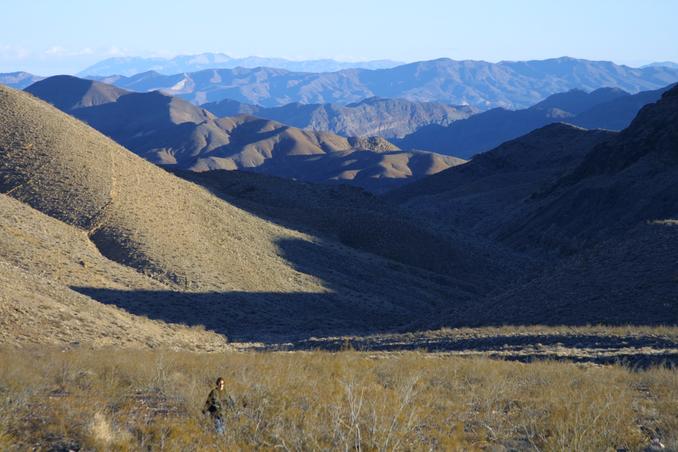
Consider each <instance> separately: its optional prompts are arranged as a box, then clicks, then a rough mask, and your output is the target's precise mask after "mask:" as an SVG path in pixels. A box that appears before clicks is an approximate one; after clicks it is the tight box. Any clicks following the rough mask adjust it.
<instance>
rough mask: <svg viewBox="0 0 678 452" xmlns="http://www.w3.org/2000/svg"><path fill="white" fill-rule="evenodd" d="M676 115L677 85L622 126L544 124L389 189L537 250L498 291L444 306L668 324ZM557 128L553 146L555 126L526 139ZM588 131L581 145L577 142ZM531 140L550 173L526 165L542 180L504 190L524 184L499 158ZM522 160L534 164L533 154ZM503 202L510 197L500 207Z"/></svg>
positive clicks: (677, 254)
mask: <svg viewBox="0 0 678 452" xmlns="http://www.w3.org/2000/svg"><path fill="white" fill-rule="evenodd" d="M676 124H678V88H673V89H671V90H669V91H667V92H666V93H665V94H664V95H663V96H662V99H661V100H660V101H659V102H657V103H655V104H650V105H647V106H645V107H644V108H643V109H642V110H641V112H640V113H639V114H638V116H637V117H636V119H635V120H634V121H633V122H632V124H631V125H630V126H629V127H628V128H627V129H625V130H624V131H622V132H620V133H618V134H611V135H610V134H608V136H607V137H606V136H605V134H606V133H605V132H601V131H584V130H578V129H574V128H572V127H569V126H564V125H553V126H548V127H547V128H544V129H541V130H538V131H535V132H533V133H531V134H529V135H527V136H525V137H522V138H520V139H517V140H514V141H512V142H509V143H506V144H504V145H502V146H500V147H499V148H497V149H495V150H494V151H491V152H488V153H485V154H481V155H479V156H478V157H476V158H475V159H474V160H472V161H471V162H470V163H468V164H466V165H463V166H460V167H457V168H456V169H452V170H450V171H447V172H445V173H441V174H440V175H437V176H435V177H432V178H431V179H430V181H428V180H427V181H422V182H419V183H416V184H413V185H411V186H410V187H406V188H404V189H403V190H400V191H398V192H395V193H393V194H392V195H391V199H393V200H395V201H400V202H402V203H404V205H406V206H407V207H408V208H410V209H412V211H413V212H416V213H420V214H423V215H428V216H432V217H438V218H441V220H442V221H444V222H446V223H447V224H448V226H455V227H460V228H461V229H466V230H468V229H469V228H470V229H473V230H475V231H477V232H480V233H482V234H483V235H484V236H486V237H495V238H496V239H497V240H498V241H500V242H502V243H504V244H506V245H508V246H510V247H512V248H513V249H515V250H517V251H522V252H525V253H530V254H532V255H534V256H537V257H538V258H540V259H542V260H543V262H544V270H543V272H542V274H541V275H540V276H538V277H537V278H534V279H532V280H531V281H529V282H527V283H520V284H516V285H514V287H512V288H511V289H509V290H506V291H502V292H499V293H496V294H494V295H492V296H490V297H488V298H487V299H485V300H484V301H483V302H481V303H478V304H477V305H475V306H474V307H472V308H471V309H470V310H469V311H467V312H466V313H464V314H459V313H458V312H451V313H450V314H449V315H450V317H451V318H467V319H473V320H472V321H473V322H477V323H474V324H476V325H484V324H487V323H490V324H502V323H512V322H528V323H531V322H544V323H549V324H559V323H570V322H577V321H579V322H591V323H606V324H609V323H621V324H623V323H638V322H641V321H643V322H645V321H647V322H650V323H664V324H675V323H676V319H678V298H676V294H678V279H676V273H675V262H678V247H676V246H674V245H673V244H674V243H675V242H676V238H677V237H676V233H677V231H678V229H677V228H676V219H677V218H678V204H677V203H676V199H678V185H677V184H676V180H678V175H677V174H676V171H678V146H677V143H678V128H677V127H676ZM556 130H560V132H559V133H558V135H559V136H560V137H562V138H565V139H564V140H562V141H561V146H557V145H555V144H556V143H558V142H557V141H554V137H553V136H552V137H551V138H549V139H547V140H546V141H543V142H542V145H543V146H542V147H541V149H539V147H532V149H530V148H531V146H530V144H531V141H533V139H534V138H535V137H537V136H539V135H543V136H548V133H546V132H548V131H551V132H553V131H556ZM573 134H575V135H576V134H578V135H580V139H579V140H576V139H574V138H573ZM568 135H569V137H568ZM592 138H593V140H591V139H592ZM601 138H602V140H601ZM582 139H583V140H582ZM596 140H597V141H598V143H597V144H595V142H596ZM587 141H588V145H587V146H584V147H582V148H579V150H578V146H577V143H579V144H584V143H587ZM532 144H533V143H532ZM591 146H592V147H591ZM587 147H588V148H589V150H588V152H586V148H587ZM535 151H536V152H537V154H535V153H534V152H535ZM530 152H532V155H533V156H535V157H536V156H537V155H538V156H539V157H541V156H542V155H543V156H546V157H548V158H547V159H546V160H545V162H547V163H548V162H549V160H550V163H548V165H546V166H544V167H543V169H545V170H547V171H546V173H545V174H542V176H544V175H545V176H547V177H545V178H544V177H542V178H539V177H537V178H535V177H534V176H535V175H539V172H532V173H531V174H530V173H527V174H524V175H523V178H522V180H523V181H525V182H529V181H532V182H533V183H534V182H535V181H538V180H541V183H540V184H539V185H540V187H537V186H535V185H532V186H530V185H529V184H528V185H527V186H526V187H525V188H527V190H524V191H522V192H521V190H516V194H518V196H515V197H513V199H511V197H510V195H508V197H507V191H506V189H507V188H510V187H512V186H513V187H516V188H521V185H520V181H521V179H520V178H519V177H516V176H517V175H518V174H520V173H519V172H518V173H513V174H511V173H512V171H508V173H505V172H504V169H503V167H506V166H507V167H509V168H510V166H511V164H510V162H511V161H514V162H519V161H520V156H521V155H530ZM559 155H560V157H561V160H560V162H559V161H558V159H557V157H558V156H559ZM498 157H503V160H504V162H502V159H498ZM530 160H533V159H530ZM506 162H508V164H507V163H506ZM534 162H535V163H537V162H539V158H536V159H534ZM493 165H494V167H493ZM484 166H485V168H484ZM518 168H519V169H521V170H523V169H525V168H530V163H529V162H527V163H526V162H523V163H521V164H520V165H519V166H518ZM549 168H550V169H549ZM559 173H560V174H559ZM506 176H510V177H509V178H508V179H505V177H506ZM507 180H508V183H507ZM508 193H511V191H508ZM483 205H485V206H486V207H485V208H484V209H483V208H482V206H483ZM502 205H506V206H507V207H504V208H502V207H499V208H497V206H502ZM476 206H481V207H480V208H479V209H478V210H476V211H475V212H476V213H478V215H477V217H475V219H472V220H471V221H469V220H468V218H469V217H471V218H473V216H472V215H471V214H472V213H473V212H474V209H476V208H477V207H476ZM441 317H445V316H441ZM537 319H539V320H537Z"/></svg>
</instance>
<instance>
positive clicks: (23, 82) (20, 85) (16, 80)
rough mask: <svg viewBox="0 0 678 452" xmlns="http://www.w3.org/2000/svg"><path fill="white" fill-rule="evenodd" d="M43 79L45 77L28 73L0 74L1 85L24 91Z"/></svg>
mask: <svg viewBox="0 0 678 452" xmlns="http://www.w3.org/2000/svg"><path fill="white" fill-rule="evenodd" d="M43 78H44V77H41V76H39V75H33V74H29V73H28V72H9V73H6V74H0V85H6V86H9V87H10V88H14V89H24V88H26V87H27V86H29V85H32V84H33V83H35V82H38V81H40V80H42V79H43Z"/></svg>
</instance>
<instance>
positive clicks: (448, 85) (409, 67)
mask: <svg viewBox="0 0 678 452" xmlns="http://www.w3.org/2000/svg"><path fill="white" fill-rule="evenodd" d="M94 79H96V80H99V81H103V82H105V83H111V84H115V85H117V86H119V87H121V88H125V89H129V90H133V91H152V90H163V91H164V92H166V93H168V94H171V95H176V96H180V97H182V98H183V99H186V100H189V101H191V102H193V103H196V104H204V103H208V102H217V101H220V100H222V99H233V100H236V101H238V102H243V103H249V104H256V105H262V106H264V107H277V106H282V105H286V104H289V103H292V102H300V103H304V104H322V103H336V104H344V105H345V104H351V103H355V102H360V101H361V100H363V99H366V98H369V97H375V96H376V97H382V98H402V99H407V100H411V101H417V102H438V103H443V104H449V105H471V106H475V107H478V108H481V109H489V108H493V107H503V108H511V109H516V108H527V107H529V106H531V105H534V104H535V103H537V102H539V101H541V100H542V99H544V98H546V97H548V96H550V95H552V94H555V93H559V92H564V91H568V90H571V89H581V90H584V91H593V90H596V89H598V88H603V87H609V88H619V89H622V90H625V91H627V92H629V93H637V92H639V91H646V90H654V89H659V88H661V87H664V86H666V85H669V84H671V83H675V82H678V69H671V68H667V67H648V68H643V69H635V68H630V67H628V66H619V65H616V64H614V63H611V62H606V61H588V60H577V59H574V58H556V59H550V60H539V61H522V62H508V61H506V62H500V63H487V62H483V61H454V60H449V59H439V60H433V61H422V62H417V63H411V64H405V65H402V66H397V67H394V68H390V69H377V70H368V69H346V70H342V71H338V72H331V73H307V72H290V71H288V70H284V69H273V68H263V67H262V68H255V69H245V68H236V69H208V70H204V71H199V72H191V73H177V74H174V75H163V74H160V73H158V72H154V71H149V72H144V73H141V74H137V75H134V76H130V77H125V76H119V75H111V76H108V77H104V76H98V77H94Z"/></svg>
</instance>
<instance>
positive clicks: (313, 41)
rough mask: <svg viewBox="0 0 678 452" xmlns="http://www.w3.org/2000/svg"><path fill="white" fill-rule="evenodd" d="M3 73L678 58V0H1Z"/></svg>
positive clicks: (0, 65) (633, 61)
mask: <svg viewBox="0 0 678 452" xmlns="http://www.w3.org/2000/svg"><path fill="white" fill-rule="evenodd" d="M0 14H1V16H0V72H9V71H15V70H27V71H30V72H33V73H38V74H45V75H49V74H53V73H68V72H77V71H79V70H81V69H84V67H85V66H87V65H89V64H92V63H94V62H96V61H98V60H101V59H104V58H108V57H110V56H117V55H143V56H150V55H161V56H173V55H176V54H186V53H201V52H224V53H226V54H228V55H231V56H249V55H258V56H276V57H285V58H290V59H310V58H335V59H340V60H366V59H381V58H388V59H394V60H400V61H416V60H424V59H433V58H439V57H449V58H453V59H476V60H487V61H499V60H523V59H542V58H549V57H558V56H564V55H567V56H573V57H578V58H588V59H600V60H612V61H614V62H617V63H623V64H629V65H634V66H635V65H640V64H644V63H648V62H651V61H666V60H669V61H678V31H676V30H678V27H676V23H675V22H676V18H678V1H677V0H642V1H641V0H588V1H566V0H561V1H556V0H504V1H501V0H494V1H492V0H485V1H482V0H475V1H445V0H438V1H434V0H415V1H404V0H389V1H374V0H372V1H370V0H341V1H333V2H329V1H321V0H313V1H312V0H259V1H256V0H249V1H244V0H238V1H230V0H192V1H183V2H179V1H159V0H115V1H110V0H2V4H1V5H0Z"/></svg>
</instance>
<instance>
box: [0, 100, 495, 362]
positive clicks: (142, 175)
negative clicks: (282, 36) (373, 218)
mask: <svg viewBox="0 0 678 452" xmlns="http://www.w3.org/2000/svg"><path fill="white" fill-rule="evenodd" d="M122 98H124V96H121V97H120V98H119V99H122ZM104 105H106V104H104ZM0 119H1V121H0V203H1V204H2V212H3V215H1V216H0V234H1V235H2V240H3V241H2V243H3V246H2V247H0V268H2V269H3V271H2V272H0V278H2V281H3V282H7V283H8V284H4V283H3V284H2V285H0V295H2V297H1V298H0V299H1V300H2V303H0V309H2V313H3V315H2V316H0V322H2V329H1V330H2V331H3V332H7V331H10V332H11V333H10V334H11V337H13V338H15V340H19V341H22V340H23V341H37V342H45V341H48V342H50V341H51V342H57V343H63V342H68V341H71V340H74V338H78V337H79V338H81V339H82V338H83V337H84V338H85V339H86V340H87V341H93V342H97V343H113V344H122V343H130V344H143V343H145V341H148V343H149V344H156V345H161V344H165V345H172V346H184V345H185V344H192V345H193V346H196V347H197V348H203V349H204V348H211V349H215V348H218V347H219V346H220V343H223V340H221V339H220V338H219V337H218V336H215V335H214V334H213V333H210V332H209V331H207V332H206V331H204V330H200V329H197V330H196V329H187V328H185V326H182V325H189V326H191V325H204V326H207V327H208V329H211V330H215V331H216V332H218V333H220V334H228V335H229V337H232V338H241V339H255V340H273V339H272V338H278V339H279V338H293V337H308V336H309V335H312V334H343V333H351V334H353V333H357V334H363V333H368V332H377V331H380V330H393V329H396V330H397V329H402V328H407V325H408V324H411V323H412V322H413V321H417V322H424V324H425V323H426V322H430V321H431V319H432V318H434V317H435V316H436V313H437V312H439V311H440V310H441V308H442V307H443V306H444V305H445V304H449V303H467V302H472V299H473V298H474V297H475V296H477V295H478V294H480V293H484V292H486V290H487V287H488V285H487V283H488V281H490V280H492V279H493V277H494V276H493V275H495V274H497V273H501V271H496V269H495V271H494V272H493V273H488V274H487V275H485V276H484V277H483V276H481V275H480V274H479V273H478V272H477V269H478V268H488V269H492V268H493V266H494V265H495V264H493V263H492V262H500V260H498V259H493V258H492V257H491V256H490V255H488V254H487V250H484V253H483V254H481V253H478V254H477V255H475V257H472V256H473V255H472V254H467V253H465V252H464V249H465V248H467V247H468V246H467V244H465V243H456V244H455V243H454V242H453V241H452V240H451V239H449V238H445V237H442V236H441V237H439V239H438V240H435V237H434V236H433V235H431V234H430V233H425V232H424V231H425V230H424V229H419V231H420V232H416V231H417V229H416V228H415V229H414V231H415V233H414V234H413V235H412V237H410V235H409V231H408V230H407V228H403V227H395V228H391V227H390V225H389V223H388V222H387V221H381V222H380V223H378V225H377V224H374V223H372V222H370V221H363V220H365V218H366V216H365V215H363V216H362V217H361V224H360V225H356V226H355V227H356V228H366V229H367V230H369V229H370V228H373V227H377V226H378V227H379V228H380V236H381V240H384V241H386V242H388V241H389V240H393V241H394V242H395V243H393V249H394V250H395V251H394V253H395V254H394V258H396V259H398V260H392V259H386V258H384V257H382V256H379V255H377V254H372V253H369V252H367V251H365V250H364V249H369V246H370V245H369V240H370V239H368V240H367V242H365V241H364V240H365V239H363V238H361V237H360V234H359V229H355V230H354V231H353V232H352V234H354V235H355V236H356V239H355V240H358V241H360V240H363V244H362V245H360V246H359V247H358V248H361V250H356V249H355V248H354V247H349V246H347V245H345V244H342V243H341V242H346V240H347V239H346V238H343V239H341V242H340V241H338V240H337V239H336V238H334V237H333V235H334V234H333V232H332V231H335V232H336V231H345V230H346V226H339V229H329V228H331V227H333V226H322V225H320V226H318V225H313V224H310V223H313V221H315V220H310V223H309V222H306V223H304V222H299V221H298V220H295V219H294V218H293V216H287V217H286V219H285V221H288V222H291V223H293V224H288V225H282V220H280V221H277V222H275V221H271V220H270V219H267V218H262V217H261V216H260V215H261V214H253V213H250V212H248V211H246V210H244V209H243V208H239V207H236V206H234V205H233V203H231V202H229V200H228V199H227V197H226V196H225V194H224V193H212V192H210V191H208V190H206V189H205V188H201V187H199V186H198V185H195V184H194V183H191V182H188V181H185V180H182V179H180V178H178V177H176V176H174V175H172V174H170V173H168V172H166V171H164V170H163V169H161V168H158V167H157V166H155V165H153V164H151V163H149V162H147V161H145V160H143V159H141V158H139V157H138V156H136V155H134V154H133V153H131V152H129V151H127V150H126V149H124V148H122V147H121V146H119V145H118V144H116V143H115V142H113V141H112V140H110V139H108V138H106V137H104V136H103V135H102V134H100V133H99V132H97V131H95V130H94V129H92V128H90V127H89V126H87V125H86V124H84V123H83V122H81V121H78V120H76V119H74V118H72V117H70V116H68V115H66V114H64V113H63V112H61V111H59V110H57V109H56V108H54V107H52V106H50V105H48V104H47V103H45V102H42V101H40V100H38V99H36V98H35V97H32V96H30V95H29V94H27V93H22V92H19V91H15V90H11V89H9V88H5V87H0ZM252 176H256V175H252ZM259 177H260V178H261V177H262V176H259ZM288 183H291V182H288ZM248 184H254V185H255V186H257V185H258V186H262V187H266V186H267V182H266V181H265V180H263V181H261V182H258V181H256V180H255V179H253V178H251V179H250V180H249V181H248ZM279 187H280V185H279ZM306 189H308V188H306ZM327 190H329V191H327V192H326V194H325V195H323V194H322V192H321V193H320V194H318V195H317V196H315V198H314V199H315V200H316V201H317V202H322V203H326V202H331V199H332V198H333V197H335V196H336V194H337V193H339V194H340V193H341V191H337V190H330V189H327ZM332 193H334V194H332ZM281 196H283V197H284V194H283V195H281ZM360 196H365V195H364V194H359V195H358V194H353V195H350V196H348V197H345V198H346V199H349V200H350V199H351V198H352V199H353V200H356V199H360ZM293 198H294V195H293V194H290V195H288V199H290V200H293ZM346 202H347V203H350V202H354V201H346ZM301 203H303V200H298V201H297V205H300V204H301ZM345 205H346V204H345ZM368 207H369V206H368ZM368 207H365V209H366V210H365V211H367V210H369V209H368ZM276 223H277V224H276ZM390 234H392V235H391V237H392V238H391V239H389V238H388V237H389V236H390ZM422 234H423V235H422ZM426 234H429V235H428V237H430V238H428V239H427V240H428V243H429V245H426V244H423V245H422V243H418V240H420V239H421V238H422V237H426ZM446 240H447V241H446ZM408 241H411V242H412V244H411V245H407V244H406V243H407V242H408ZM364 243H367V245H365V244H364ZM436 244H437V247H436V250H438V251H439V250H441V249H442V250H445V249H449V250H450V251H449V252H448V251H443V252H442V256H445V258H444V261H443V260H441V261H440V263H441V265H444V266H445V267H446V268H447V270H446V273H447V275H446V274H444V273H440V272H432V271H429V270H426V269H424V268H423V266H416V265H408V264H406V263H403V262H406V261H407V260H408V258H407V256H405V255H403V254H400V255H398V251H397V250H398V249H399V248H405V249H410V250H414V249H417V247H419V246H424V247H427V246H428V247H429V248H433V247H434V245H436ZM379 247H380V249H381V250H382V251H381V254H388V251H387V245H379ZM450 253H452V254H450ZM455 253H456V256H458V257H460V258H459V260H458V265H457V266H455V265H454V264H453V263H454V261H455V260H454V259H455V258H453V256H454V254H455ZM427 258H428V259H437V257H436V255H435V254H434V253H433V250H431V255H430V256H427ZM476 259H477V260H476ZM429 265H430V264H429ZM365 275H369V277H368V278H366V277H365ZM473 281H476V282H477V284H478V285H475V284H474V282H473ZM491 285H492V284H489V286H491ZM35 299H37V300H40V302H41V303H42V304H41V309H39V310H36V309H30V303H29V300H35ZM6 300H9V302H6ZM100 303H104V304H107V305H111V306H112V307H110V308H104V307H102V305H101V304H100ZM17 306H18V307H19V309H15V307H17ZM36 311H40V312H36ZM80 315H82V316H83V317H81V318H78V316H80ZM139 316H145V317H141V319H140V317H139ZM148 318H150V320H149V319H148ZM139 319H140V320H139ZM137 320H138V321H137ZM147 327H148V328H149V329H148V330H146V328H147ZM17 328H18V329H19V330H20V331H19V332H17ZM126 328H130V329H132V330H133V331H132V333H129V334H125V333H124V331H125V329H126ZM50 331H51V332H54V336H46V335H45V333H46V332H50ZM3 334H5V333H3ZM21 338H23V339H21ZM220 340H221V342H220ZM196 344H198V345H199V344H202V345H200V346H198V345H196Z"/></svg>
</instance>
